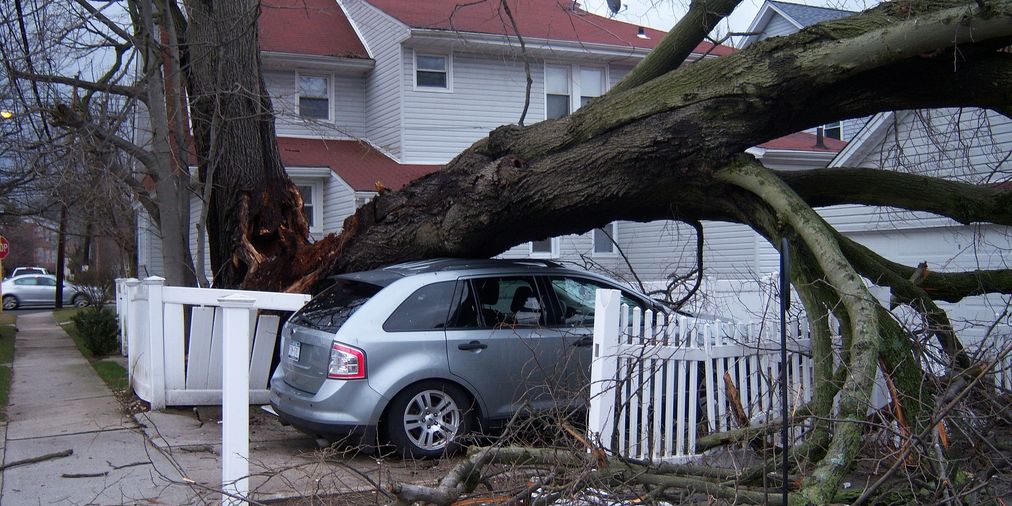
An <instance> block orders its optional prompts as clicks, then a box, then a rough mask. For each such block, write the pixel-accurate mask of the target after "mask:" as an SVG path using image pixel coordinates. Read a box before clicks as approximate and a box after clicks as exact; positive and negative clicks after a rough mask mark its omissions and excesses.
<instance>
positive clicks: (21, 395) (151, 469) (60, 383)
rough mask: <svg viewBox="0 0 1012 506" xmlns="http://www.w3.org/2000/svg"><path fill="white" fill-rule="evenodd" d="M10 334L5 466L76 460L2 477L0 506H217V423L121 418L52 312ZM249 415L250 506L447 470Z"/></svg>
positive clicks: (8, 471) (22, 318)
mask: <svg viewBox="0 0 1012 506" xmlns="http://www.w3.org/2000/svg"><path fill="white" fill-rule="evenodd" d="M18 329H19V332H18V333H17V338H16V341H15V350H14V364H13V382H12V385H11V394H10V403H9V407H8V409H7V416H8V420H9V421H8V423H7V425H6V435H5V437H3V438H0V440H2V441H3V448H0V453H2V461H3V463H4V465H5V466H8V465H10V464H11V463H13V462H16V461H20V460H24V459H30V458H35V457H40V456H44V455H48V454H53V453H58V452H65V451H66V450H72V451H73V454H72V455H70V456H66V457H55V458H50V459H48V460H44V461H41V462H36V463H30V464H24V465H18V466H15V467H10V468H5V469H4V470H3V472H2V489H0V504H75V505H76V504H136V503H143V504H213V503H217V504H220V501H221V499H220V495H219V494H218V490H220V485H221V459H220V454H221V425H220V424H219V423H218V419H217V418H216V417H213V416H211V417H209V416H207V414H206V412H205V416H204V417H203V418H201V417H198V416H197V414H196V413H195V410H193V409H168V410H165V411H160V412H146V413H139V414H137V415H135V416H130V415H128V414H126V413H125V411H124V409H123V407H122V405H121V404H120V403H119V401H118V400H117V399H116V397H115V396H114V395H113V393H112V392H111V391H110V390H109V388H108V387H106V385H105V384H104V383H103V382H102V380H101V379H100V378H99V377H98V375H97V374H96V373H95V371H94V369H92V367H91V365H90V364H88V361H87V360H86V359H85V358H84V357H83V356H82V355H81V354H80V352H79V351H78V350H77V348H76V347H75V346H74V343H73V342H72V341H71V340H70V338H69V337H68V336H67V334H66V333H65V332H64V331H63V329H61V328H60V327H59V326H58V325H56V323H55V321H54V320H53V318H52V314H51V313H49V312H43V313H33V314H27V315H19V316H18ZM208 411H211V412H213V411H214V410H208ZM250 413H251V416H250V474H251V480H250V481H251V483H250V487H251V492H252V493H251V499H254V500H258V501H268V500H272V499H281V498H292V497H307V498H308V497H310V496H326V495H332V494H339V493H344V492H351V491H366V490H375V489H376V487H377V486H385V485H386V484H388V483H390V482H391V481H397V482H401V481H403V482H412V483H434V482H435V481H437V480H438V479H439V478H440V477H442V476H443V475H444V474H445V472H446V471H447V470H448V469H449V467H450V466H451V465H452V462H447V461H438V462H433V461H427V462H407V461H384V460H382V459H377V458H372V457H366V456H354V457H349V456H340V455H335V454H334V453H333V452H332V451H330V452H325V451H319V450H317V447H316V443H315V441H314V440H313V439H312V438H309V437H307V436H305V435H303V434H301V433H299V432H297V431H295V430H293V429H291V428H290V427H282V426H281V424H280V423H278V421H277V419H276V418H274V417H272V416H270V415H268V414H267V413H264V412H263V411H261V410H260V409H256V408H255V407H252V406H251V409H250ZM0 432H2V431H0Z"/></svg>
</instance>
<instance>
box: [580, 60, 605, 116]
mask: <svg viewBox="0 0 1012 506" xmlns="http://www.w3.org/2000/svg"><path fill="white" fill-rule="evenodd" d="M578 84H579V87H580V107H583V106H585V105H587V102H590V100H591V99H592V98H596V97H600V96H601V95H604V69H601V68H594V67H581V68H580V82H579V83H578Z"/></svg>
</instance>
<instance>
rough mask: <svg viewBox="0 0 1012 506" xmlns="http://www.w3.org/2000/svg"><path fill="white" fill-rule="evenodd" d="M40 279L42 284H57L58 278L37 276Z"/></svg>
mask: <svg viewBox="0 0 1012 506" xmlns="http://www.w3.org/2000/svg"><path fill="white" fill-rule="evenodd" d="M35 279H37V280H38V282H39V285H41V286H56V280H55V279H53V278H35Z"/></svg>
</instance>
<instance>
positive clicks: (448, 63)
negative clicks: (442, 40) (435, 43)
mask: <svg viewBox="0 0 1012 506" xmlns="http://www.w3.org/2000/svg"><path fill="white" fill-rule="evenodd" d="M419 56H431V57H438V58H442V59H443V61H444V62H445V65H444V70H443V71H444V72H445V73H446V86H444V87H439V86H426V85H419V84H418V72H419V68H418V57H419ZM411 67H412V69H411V80H412V86H413V88H412V89H413V90H414V91H423V92H432V93H453V52H452V51H451V52H448V53H439V52H432V53H428V52H424V51H422V52H419V51H418V50H415V49H413V50H412V51H411ZM423 72H438V71H436V70H423Z"/></svg>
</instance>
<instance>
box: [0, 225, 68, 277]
mask: <svg viewBox="0 0 1012 506" xmlns="http://www.w3.org/2000/svg"><path fill="white" fill-rule="evenodd" d="M57 228H58V226H57V223H55V222H53V221H52V220H47V219H45V218H41V217H24V218H14V219H12V220H10V222H8V223H5V224H4V226H3V227H2V229H0V235H2V236H4V237H5V238H7V240H8V241H9V242H10V251H9V252H8V254H7V258H5V259H4V260H3V270H4V273H3V275H4V276H9V275H10V273H11V271H12V270H13V269H14V268H15V267H35V266H38V267H44V268H46V269H48V270H49V272H54V271H55V268H56V236H57V233H56V230H57Z"/></svg>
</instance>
